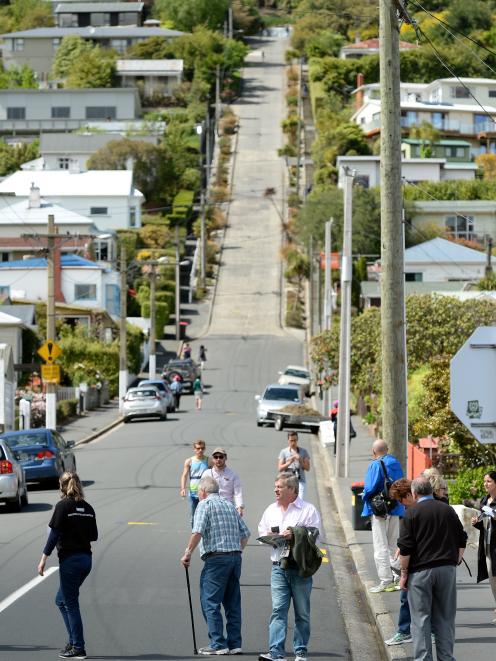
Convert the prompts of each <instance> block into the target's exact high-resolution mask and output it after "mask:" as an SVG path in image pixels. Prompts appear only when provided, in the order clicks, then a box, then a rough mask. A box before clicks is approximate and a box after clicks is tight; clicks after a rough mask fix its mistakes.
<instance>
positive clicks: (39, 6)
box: [0, 0, 54, 32]
mask: <svg viewBox="0 0 496 661" xmlns="http://www.w3.org/2000/svg"><path fill="white" fill-rule="evenodd" d="M53 25H54V19H53V13H52V8H51V6H50V3H47V2H45V1H44V0H11V2H10V3H9V4H8V6H6V7H1V8H0V30H1V31H2V32H15V31H17V30H30V29H31V28H41V27H51V26H53Z"/></svg>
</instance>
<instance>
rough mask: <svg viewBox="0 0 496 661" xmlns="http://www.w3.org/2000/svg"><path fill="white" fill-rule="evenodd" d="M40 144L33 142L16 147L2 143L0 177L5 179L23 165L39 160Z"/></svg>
mask: <svg viewBox="0 0 496 661" xmlns="http://www.w3.org/2000/svg"><path fill="white" fill-rule="evenodd" d="M39 146H40V143H39V141H38V140H34V141H33V142H21V143H19V144H16V145H8V144H6V143H5V142H4V141H3V140H1V141H0V176H1V177H4V176H5V175H7V174H11V173H12V172H17V170H19V169H20V167H21V165H22V164H23V163H27V162H28V161H32V160H34V159H35V158H38V157H39V155H40V153H39Z"/></svg>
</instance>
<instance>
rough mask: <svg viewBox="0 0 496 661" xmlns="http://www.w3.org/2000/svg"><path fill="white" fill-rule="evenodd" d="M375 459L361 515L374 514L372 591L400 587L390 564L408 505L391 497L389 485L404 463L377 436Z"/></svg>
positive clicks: (401, 474) (368, 474) (369, 468)
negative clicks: (374, 579)
mask: <svg viewBox="0 0 496 661" xmlns="http://www.w3.org/2000/svg"><path fill="white" fill-rule="evenodd" d="M372 455H373V457H374V459H373V460H372V461H371V462H370V464H369V466H368V468H367V473H366V475H365V486H364V489H363V494H362V500H363V510H362V517H366V516H372V543H373V546H374V560H375V566H376V569H377V575H378V576H379V581H380V582H379V584H378V585H374V586H373V587H371V588H370V592H373V593H376V592H392V591H393V590H396V589H398V586H397V585H396V583H395V581H394V575H393V571H392V569H391V565H394V562H395V559H394V556H395V553H396V540H397V539H398V535H399V529H400V516H403V514H404V511H405V508H404V507H403V505H401V503H398V502H397V501H395V500H391V499H390V498H389V487H390V486H391V484H392V483H393V482H395V481H396V480H399V479H400V478H401V477H403V470H402V468H401V464H400V462H399V461H398V459H396V457H393V455H391V454H389V453H388V446H387V443H386V442H385V441H383V440H382V439H378V440H376V441H374V443H373V445H372Z"/></svg>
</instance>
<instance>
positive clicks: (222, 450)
mask: <svg viewBox="0 0 496 661" xmlns="http://www.w3.org/2000/svg"><path fill="white" fill-rule="evenodd" d="M212 454H223V455H224V457H227V452H226V451H225V450H224V448H215V450H214V451H213V452H212Z"/></svg>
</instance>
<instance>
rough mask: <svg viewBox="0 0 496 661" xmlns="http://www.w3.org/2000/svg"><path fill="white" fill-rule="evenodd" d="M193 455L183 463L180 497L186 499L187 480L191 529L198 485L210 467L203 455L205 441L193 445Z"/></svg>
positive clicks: (196, 504)
mask: <svg viewBox="0 0 496 661" xmlns="http://www.w3.org/2000/svg"><path fill="white" fill-rule="evenodd" d="M193 449H194V451H195V454H194V455H193V456H192V457H188V458H187V459H186V461H185V462H184V467H183V472H182V475H181V496H182V497H183V498H185V497H186V482H187V480H188V478H189V488H188V498H189V506H190V512H191V527H193V517H194V516H195V510H196V508H197V506H198V503H199V502H200V501H199V499H198V485H199V483H200V480H201V477H202V475H203V473H204V472H205V471H206V470H207V468H208V467H209V466H211V461H210V460H209V458H208V456H207V455H206V454H205V441H202V440H201V439H199V440H198V441H195V442H194V443H193Z"/></svg>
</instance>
